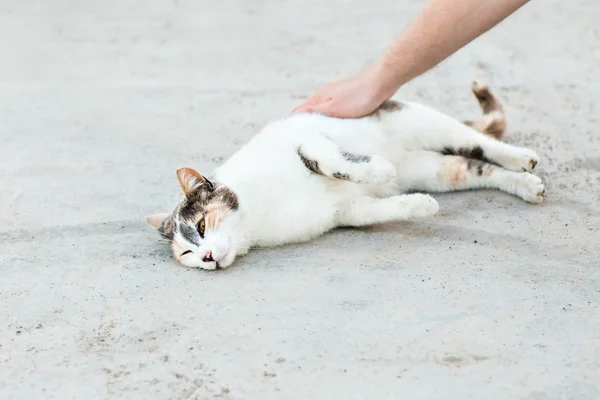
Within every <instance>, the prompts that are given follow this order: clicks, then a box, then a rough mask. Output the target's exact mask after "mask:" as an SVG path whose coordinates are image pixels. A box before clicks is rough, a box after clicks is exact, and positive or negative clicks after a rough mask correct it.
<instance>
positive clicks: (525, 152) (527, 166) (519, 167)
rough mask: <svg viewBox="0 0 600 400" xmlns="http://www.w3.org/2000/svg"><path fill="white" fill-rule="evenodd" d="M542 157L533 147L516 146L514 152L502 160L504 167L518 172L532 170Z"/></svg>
mask: <svg viewBox="0 0 600 400" xmlns="http://www.w3.org/2000/svg"><path fill="white" fill-rule="evenodd" d="M539 160H540V157H539V156H538V155H537V153H536V152H535V151H533V150H531V149H527V148H524V147H516V148H515V149H514V150H513V151H512V154H511V155H510V156H508V157H506V158H505V159H504V160H502V161H501V162H500V164H501V165H502V167H504V168H506V169H508V170H511V171H517V172H531V171H533V169H534V168H535V166H536V165H537V163H538V162H539Z"/></svg>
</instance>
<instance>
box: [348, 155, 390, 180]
mask: <svg viewBox="0 0 600 400" xmlns="http://www.w3.org/2000/svg"><path fill="white" fill-rule="evenodd" d="M355 176H356V181H357V182H358V183H367V184H372V185H383V184H385V183H388V182H391V181H392V180H394V179H395V178H396V167H395V166H394V164H392V163H391V162H389V161H388V160H386V159H385V158H383V157H379V156H372V157H371V160H370V161H369V162H366V163H362V164H359V165H357V166H356V173H355Z"/></svg>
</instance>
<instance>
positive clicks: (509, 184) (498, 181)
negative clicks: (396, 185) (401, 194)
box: [398, 151, 545, 204]
mask: <svg viewBox="0 0 600 400" xmlns="http://www.w3.org/2000/svg"><path fill="white" fill-rule="evenodd" d="M398 172H399V174H400V176H403V177H405V179H404V186H403V187H402V189H403V190H416V191H426V192H452V191H459V190H468V189H484V188H488V189H499V190H501V191H503V192H507V193H510V194H512V195H515V196H518V197H520V198H522V199H523V200H525V201H527V202H530V203H534V204H537V203H541V202H542V201H543V200H544V192H545V185H544V183H543V182H542V180H541V179H540V178H539V177H537V176H535V175H533V174H531V173H528V172H515V171H509V170H506V169H504V168H501V167H499V166H497V165H494V164H490V163H486V162H484V161H481V160H474V159H469V158H465V157H461V156H444V155H442V154H439V153H435V152H428V151H423V152H415V153H412V155H411V156H410V157H409V158H407V159H406V162H405V163H403V164H402V166H400V167H399V171H398Z"/></svg>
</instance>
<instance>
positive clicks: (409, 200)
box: [400, 193, 440, 218]
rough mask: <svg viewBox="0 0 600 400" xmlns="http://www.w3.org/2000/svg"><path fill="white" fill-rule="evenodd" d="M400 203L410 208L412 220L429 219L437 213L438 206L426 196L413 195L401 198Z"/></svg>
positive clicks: (431, 198) (432, 199)
mask: <svg viewBox="0 0 600 400" xmlns="http://www.w3.org/2000/svg"><path fill="white" fill-rule="evenodd" d="M400 201H401V203H402V204H403V205H404V206H407V205H408V206H409V207H410V216H411V217H414V218H424V217H429V216H432V215H434V214H436V213H437V212H438V210H439V209H440V205H439V204H438V202H437V201H436V200H435V199H434V198H433V197H431V196H430V195H428V194H421V193H415V194H411V195H407V196H405V197H404V198H402V199H401V200H400Z"/></svg>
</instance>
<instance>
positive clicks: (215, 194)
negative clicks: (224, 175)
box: [147, 168, 240, 269]
mask: <svg viewBox="0 0 600 400" xmlns="http://www.w3.org/2000/svg"><path fill="white" fill-rule="evenodd" d="M177 178H178V179H179V184H180V185H181V188H182V189H183V193H184V194H185V198H184V199H183V201H182V202H181V203H180V204H178V205H177V207H176V208H175V210H174V211H173V212H172V213H170V214H157V215H153V216H151V217H148V218H147V219H148V222H149V223H150V225H152V226H153V227H154V228H156V229H157V230H158V232H159V233H160V234H161V235H162V236H163V237H164V238H166V239H168V240H170V241H171V249H172V251H173V255H174V256H175V258H176V259H177V260H178V261H179V262H180V263H181V264H183V265H185V266H187V267H199V268H204V269H215V268H217V267H223V268H225V267H228V266H229V265H231V263H232V262H233V260H234V259H235V256H236V246H235V243H236V242H237V240H238V239H237V238H236V231H237V230H236V225H237V224H238V222H239V220H240V215H239V211H238V208H239V201H238V197H237V195H236V194H235V193H234V192H233V191H231V190H230V189H229V188H227V187H225V186H221V187H215V185H213V183H212V182H210V181H209V180H208V179H206V178H205V177H203V176H202V175H200V174H199V173H198V172H196V171H194V170H193V169H191V168H181V169H179V170H177Z"/></svg>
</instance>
